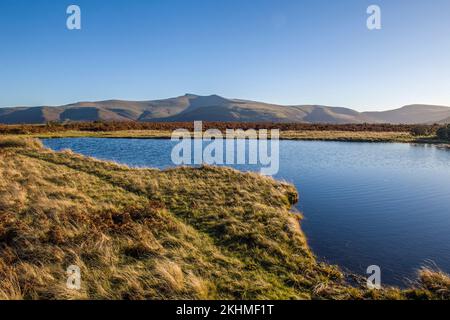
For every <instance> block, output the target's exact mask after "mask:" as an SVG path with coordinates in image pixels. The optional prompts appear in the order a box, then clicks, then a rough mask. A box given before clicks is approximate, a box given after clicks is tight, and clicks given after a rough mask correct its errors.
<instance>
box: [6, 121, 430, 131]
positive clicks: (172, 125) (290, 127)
mask: <svg viewBox="0 0 450 320" xmlns="http://www.w3.org/2000/svg"><path fill="white" fill-rule="evenodd" d="M416 127H417V126H415V125H393V124H369V123H366V124H307V123H273V122H261V123H242V122H203V128H204V130H208V129H219V130H226V129H243V130H247V129H256V130H258V129H268V130H270V129H280V130H282V131H349V132H411V131H412V130H414V128H416ZM420 127H421V128H425V129H426V131H427V132H429V133H433V134H434V133H435V132H436V130H437V129H438V128H439V126H438V125H423V126H420ZM180 128H183V129H188V130H190V131H192V130H193V129H194V124H193V122H137V121H110V122H101V121H95V122H70V123H58V122H49V123H47V124H45V125H27V124H24V125H0V134H39V133H51V132H64V131H87V132H114V131H130V130H153V131H173V130H175V129H180Z"/></svg>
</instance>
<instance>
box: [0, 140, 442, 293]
mask: <svg viewBox="0 0 450 320" xmlns="http://www.w3.org/2000/svg"><path fill="white" fill-rule="evenodd" d="M4 139H5V138H0V146H3V147H1V148H0V299H405V298H423V297H426V298H429V299H438V298H439V299H447V298H448V283H449V282H448V281H449V280H448V277H447V276H446V275H444V274H440V273H433V272H431V271H429V272H425V271H423V272H422V273H421V277H420V279H421V284H420V285H418V286H417V288H414V289H410V290H408V291H400V290H398V289H394V288H386V289H383V290H381V291H376V292H375V291H367V290H365V289H364V288H363V287H361V288H356V287H351V286H350V285H348V284H347V283H346V281H345V276H344V274H343V273H342V272H341V271H340V270H339V269H338V268H337V267H335V266H330V265H327V264H324V263H318V262H317V261H316V259H315V257H314V255H313V254H312V252H311V251H310V249H309V247H308V245H307V242H306V240H305V236H304V235H303V233H302V231H301V229H300V227H299V224H298V222H299V219H300V217H299V216H298V215H295V214H294V213H292V212H290V207H291V206H292V204H293V203H294V202H295V201H297V200H298V196H297V192H296V190H295V189H294V187H292V186H291V185H288V184H284V183H280V182H277V181H275V180H273V179H270V178H266V177H262V176H260V175H257V174H251V173H241V172H238V171H235V170H232V169H227V168H215V167H202V168H184V167H183V168H177V169H171V170H166V171H159V170H151V169H131V168H128V167H126V166H120V165H117V164H114V163H110V162H103V161H98V160H95V159H90V158H86V157H83V156H80V155H77V154H74V153H72V152H61V153H55V152H52V151H50V150H47V149H44V148H41V147H40V146H39V143H38V142H33V141H29V140H27V141H24V142H20V141H15V142H14V141H13V140H11V141H13V142H14V143H13V142H3V141H2V140H4ZM7 139H9V138H7ZM70 265H76V266H78V267H79V268H80V270H81V279H82V282H81V289H80V290H71V289H68V287H67V286H66V281H67V275H66V269H67V267H69V266H70ZM445 288H447V289H445ZM445 290H447V291H445Z"/></svg>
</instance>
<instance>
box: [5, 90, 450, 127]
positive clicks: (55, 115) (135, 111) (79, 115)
mask: <svg viewBox="0 0 450 320" xmlns="http://www.w3.org/2000/svg"><path fill="white" fill-rule="evenodd" d="M194 120H203V121H233V122H300V123H331V124H346V123H394V124H414V123H447V122H450V108H449V107H443V106H431V105H410V106H405V107H403V108H400V109H396V110H390V111H383V112H357V111H355V110H352V109H349V108H342V107H329V106H320V105H292V106H283V105H277V104H269V103H263V102H255V101H248V100H239V99H227V98H223V97H220V96H218V95H211V96H198V95H194V94H186V95H184V96H180V97H176V98H170V99H163V100H153V101H124V100H107V101H98V102H79V103H74V104H69V105H64V106H56V107H50V106H40V107H15V108H0V123H2V124H22V123H26V124H41V123H46V122H50V121H57V122H67V121H143V122H178V121H179V122H184V121H194Z"/></svg>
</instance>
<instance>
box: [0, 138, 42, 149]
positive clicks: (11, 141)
mask: <svg viewBox="0 0 450 320" xmlns="http://www.w3.org/2000/svg"><path fill="white" fill-rule="evenodd" d="M42 147H43V146H42V143H41V142H40V141H39V140H36V139H32V138H18V137H2V138H1V139H0V149H6V148H32V149H40V148H42Z"/></svg>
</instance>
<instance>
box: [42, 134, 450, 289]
mask: <svg viewBox="0 0 450 320" xmlns="http://www.w3.org/2000/svg"><path fill="white" fill-rule="evenodd" d="M44 143H45V145H46V146H48V147H50V148H52V149H54V150H61V149H72V150H73V151H75V152H78V153H81V154H84V155H88V156H93V157H96V158H100V159H106V160H114V161H117V162H120V163H124V164H128V165H131V166H139V167H157V168H167V167H170V166H172V162H171V157H170V154H171V150H172V147H173V146H174V145H175V143H174V142H171V141H170V140H140V139H93V138H82V139H54V140H45V141H44ZM235 167H237V168H238V169H241V170H254V171H259V168H258V167H256V166H255V167H252V166H235ZM276 178H278V179H282V180H285V181H288V182H291V183H293V184H294V185H295V186H296V187H297V188H298V190H299V193H300V203H299V205H298V209H299V210H300V211H302V212H303V213H304V216H305V219H304V221H303V223H302V228H303V230H304V231H305V233H306V235H307V237H308V242H309V244H310V246H311V247H312V249H313V250H314V252H315V254H316V255H317V256H318V257H319V258H320V259H322V260H324V261H328V262H330V263H333V264H338V265H340V266H341V267H343V268H345V269H349V270H351V271H353V272H357V273H360V274H365V272H366V268H367V267H368V266H370V265H378V266H380V267H381V270H382V281H383V283H385V284H395V285H403V284H405V280H406V279H414V278H415V272H416V270H417V269H418V268H419V267H421V266H423V265H430V264H436V265H437V266H439V267H440V268H441V269H442V270H444V271H446V272H450V150H445V149H438V148H435V147H432V146H423V145H410V144H396V143H391V144H382V143H379V144H374V143H345V142H302V141H280V171H279V174H278V175H277V176H276Z"/></svg>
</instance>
